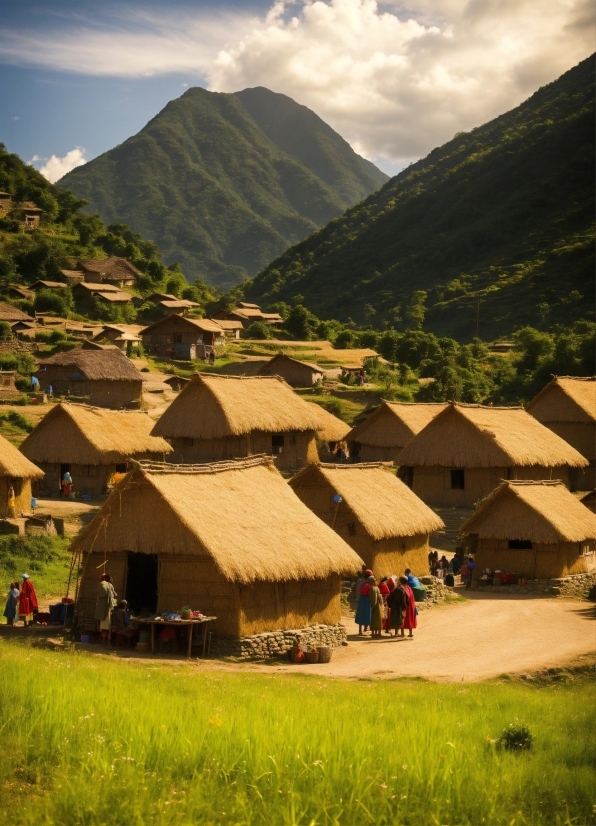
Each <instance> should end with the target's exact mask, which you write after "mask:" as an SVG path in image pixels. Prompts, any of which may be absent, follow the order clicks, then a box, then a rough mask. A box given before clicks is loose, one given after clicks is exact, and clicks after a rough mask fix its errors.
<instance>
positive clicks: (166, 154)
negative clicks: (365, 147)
mask: <svg viewBox="0 0 596 826" xmlns="http://www.w3.org/2000/svg"><path fill="white" fill-rule="evenodd" d="M386 180H387V176H386V175H385V174H384V173H383V172H381V171H380V170H378V169H377V168H376V167H375V166H374V165H373V164H371V163H370V162H369V161H366V160H364V159H363V158H361V157H360V156H358V155H357V154H356V153H355V152H354V151H353V150H352V149H351V147H350V146H349V144H348V143H347V142H346V141H344V140H343V138H341V137H340V136H339V135H338V134H337V133H336V132H334V131H333V130H332V129H331V128H330V127H329V126H327V124H325V123H324V122H323V121H322V120H321V119H320V118H319V117H318V116H317V115H315V113H314V112H311V111H310V110H309V109H307V108H306V107H305V106H300V105H299V104H297V103H295V102H294V101H293V100H292V99H291V98H288V97H286V96H285V95H280V94H276V93H274V92H270V91H269V90H268V89H263V88H256V89H245V90H244V91H242V92H238V93H236V94H218V93H215V92H208V91H206V90H205V89H200V88H192V89H189V90H188V91H187V92H185V94H184V95H182V97H180V98H178V99H177V100H173V101H171V102H170V103H168V105H167V106H166V107H165V109H163V110H162V111H161V112H160V113H159V114H158V115H157V116H156V117H155V118H153V120H151V121H150V122H149V123H148V124H147V125H146V126H145V127H144V128H143V129H142V130H141V131H140V132H139V133H138V134H137V135H134V136H133V137H131V138H129V139H128V140H127V141H125V142H124V143H123V144H121V145H120V146H117V147H115V148H114V149H111V150H110V151H109V152H106V153H104V154H103V155H100V156H99V157H98V158H95V159H94V160H93V161H90V162H89V163H87V164H85V165H84V166H80V167H78V168H77V169H74V170H73V171H72V172H69V173H68V175H66V176H65V177H64V178H62V180H61V181H60V182H59V186H60V187H65V188H68V189H70V190H72V191H73V192H74V193H76V195H77V196H78V197H82V198H86V199H87V200H88V201H89V204H90V209H92V210H93V211H96V212H98V213H99V215H100V216H101V217H102V219H103V220H104V221H105V222H106V223H114V222H116V223H120V222H124V223H126V224H128V225H129V226H130V227H132V229H133V230H134V231H136V232H139V233H141V234H142V235H143V236H144V237H149V238H152V239H154V240H155V241H156V242H157V243H158V245H159V247H160V249H161V251H162V253H163V256H164V259H165V260H166V261H167V262H169V263H171V262H173V261H178V262H179V263H180V264H181V265H182V268H183V270H184V272H185V273H187V275H188V277H189V278H190V279H191V280H194V279H195V278H197V277H201V278H204V279H205V280H207V281H209V282H210V283H213V284H216V285H219V286H221V287H226V288H229V287H231V286H233V285H234V284H238V283H240V282H241V281H243V280H245V279H246V278H247V276H254V275H256V273H257V272H258V271H259V270H260V269H262V268H263V267H264V266H266V265H267V264H268V263H269V262H270V261H271V260H272V259H273V258H275V257H276V256H278V255H280V254H281V253H282V252H283V251H284V250H285V249H286V248H287V247H288V246H289V245H290V244H294V243H296V242H297V241H300V240H301V239H302V238H304V237H306V236H307V235H309V234H310V233H312V232H313V231H314V230H316V229H317V228H318V227H320V226H322V225H324V224H326V223H327V222H328V221H330V220H331V219H332V218H335V217H336V216H338V215H340V214H341V213H342V212H343V211H344V210H345V209H346V208H348V207H350V206H353V205H354V204H355V203H357V202H359V201H361V200H362V199H363V198H365V197H366V196H367V195H368V194H369V193H370V192H372V191H373V190H375V189H377V188H378V187H379V186H381V185H382V184H383V183H384V182H385V181H386Z"/></svg>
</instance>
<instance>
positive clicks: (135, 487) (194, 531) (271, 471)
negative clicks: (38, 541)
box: [74, 456, 362, 584]
mask: <svg viewBox="0 0 596 826" xmlns="http://www.w3.org/2000/svg"><path fill="white" fill-rule="evenodd" d="M96 543H97V544H98V546H99V547H101V549H102V550H103V549H104V548H105V549H106V550H107V551H108V552H110V553H112V552H118V551H133V552H135V551H136V552H142V553H150V554H151V553H155V554H164V553H167V554H170V555H182V556H187V557H188V556H194V557H203V558H205V556H207V557H211V559H212V560H213V561H214V563H215V566H216V567H217V569H218V571H219V572H220V573H221V575H222V576H223V577H224V578H225V579H227V580H232V581H236V582H240V583H246V584H248V583H253V582H256V581H266V582H282V581H287V580H304V579H325V578H326V577H329V576H330V575H332V574H339V573H346V574H347V573H354V572H356V571H357V570H358V569H359V568H360V566H361V562H362V561H361V559H360V557H359V556H358V555H357V554H356V553H354V551H353V550H352V549H351V548H350V547H349V545H347V544H346V543H345V542H344V541H343V540H342V539H340V537H338V536H337V534H336V533H335V532H334V531H332V530H331V529H330V528H329V527H328V526H327V525H325V524H324V523H323V522H321V521H320V520H319V519H317V517H316V516H315V515H314V514H313V513H312V512H311V511H310V510H309V509H308V508H307V507H306V506H305V505H303V504H302V502H301V501H300V500H299V499H298V497H297V496H295V494H294V493H293V491H292V490H291V489H290V488H289V487H288V485H287V484H286V483H285V481H284V479H283V477H282V476H281V474H280V473H279V471H277V470H276V468H275V467H274V466H273V464H272V462H271V460H270V459H267V458H265V457H262V456H259V457H253V458H251V459H244V460H241V461H235V462H220V463H217V464H212V465H167V464H151V463H139V464H138V465H137V467H136V468H135V469H134V470H133V471H132V472H131V473H130V474H128V475H127V476H126V477H125V479H124V480H123V481H122V482H121V483H120V484H119V485H118V487H117V488H116V490H115V491H114V492H113V493H112V495H111V496H110V498H109V499H108V501H107V502H106V504H105V505H104V506H103V508H102V509H101V511H100V512H99V513H98V514H97V516H96V517H95V518H94V519H93V521H92V522H91V523H90V524H89V525H88V526H87V527H86V528H85V529H84V530H83V531H82V532H81V534H80V535H79V537H78V538H77V539H76V540H75V543H74V547H75V548H82V549H84V550H85V551H87V552H89V551H91V550H92V549H93V548H94V547H95V545H96Z"/></svg>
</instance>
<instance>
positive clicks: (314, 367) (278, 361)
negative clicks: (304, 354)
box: [259, 353, 323, 376]
mask: <svg viewBox="0 0 596 826" xmlns="http://www.w3.org/2000/svg"><path fill="white" fill-rule="evenodd" d="M284 364H287V365H289V366H291V365H294V364H297V365H298V366H299V367H306V368H308V369H309V370H311V371H312V372H313V373H322V372H323V368H322V367H319V366H318V364H312V363H311V362H310V361H300V360H299V359H295V358H292V357H291V356H286V354H285V353H277V355H275V356H273V358H271V359H269V361H267V362H265V364H264V365H263V366H262V367H261V369H260V370H259V373H260V374H261V375H267V376H276V375H277V373H276V368H277V367H278V365H282V366H283V365H284Z"/></svg>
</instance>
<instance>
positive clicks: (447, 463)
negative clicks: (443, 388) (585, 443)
mask: <svg viewBox="0 0 596 826" xmlns="http://www.w3.org/2000/svg"><path fill="white" fill-rule="evenodd" d="M396 462H397V463H398V464H400V465H406V466H413V467H416V466H421V465H422V466H427V467H429V466H430V467H435V466H440V467H456V468H467V467H472V468H481V467H511V466H515V465H517V466H523V467H526V466H540V467H557V466H561V465H562V466H565V465H568V466H570V467H586V466H587V465H588V461H587V460H586V459H584V457H583V456H582V455H581V453H578V451H577V450H575V448H573V447H571V445H569V444H567V442H565V441H563V439H561V438H560V437H559V436H557V435H556V434H555V433H553V432H552V431H551V430H549V429H548V428H547V427H545V426H544V425H542V424H540V422H539V421H537V420H536V419H535V418H534V417H533V416H530V414H529V413H526V411H525V410H524V409H523V407H483V406H482V405H476V404H459V403H455V402H454V403H451V404H450V405H448V406H447V407H446V408H445V410H443V411H442V412H441V413H439V414H438V415H437V416H435V418H434V419H433V420H432V421H431V422H430V423H429V424H427V426H426V427H425V428H423V429H422V430H421V431H420V432H419V433H418V435H417V436H414V438H413V439H412V440H411V442H410V443H409V444H408V445H406V447H405V448H404V449H403V450H402V451H401V453H399V454H398V456H397V459H396Z"/></svg>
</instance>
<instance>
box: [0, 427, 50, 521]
mask: <svg viewBox="0 0 596 826" xmlns="http://www.w3.org/2000/svg"><path fill="white" fill-rule="evenodd" d="M42 478H43V470H40V469H39V468H38V467H35V465H34V464H33V463H32V462H30V461H29V459H26V458H25V456H23V454H22V453H19V451H18V450H17V448H16V447H15V446H14V445H11V443H10V442H9V441H8V439H5V438H4V436H0V517H2V518H4V517H6V516H18V515H19V514H20V513H22V512H23V511H27V512H29V511H30V510H31V482H32V481H33V480H35V479H42ZM10 485H12V489H13V491H14V494H15V503H14V511H13V512H11V509H10V507H9V501H8V489H9V486H10Z"/></svg>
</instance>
